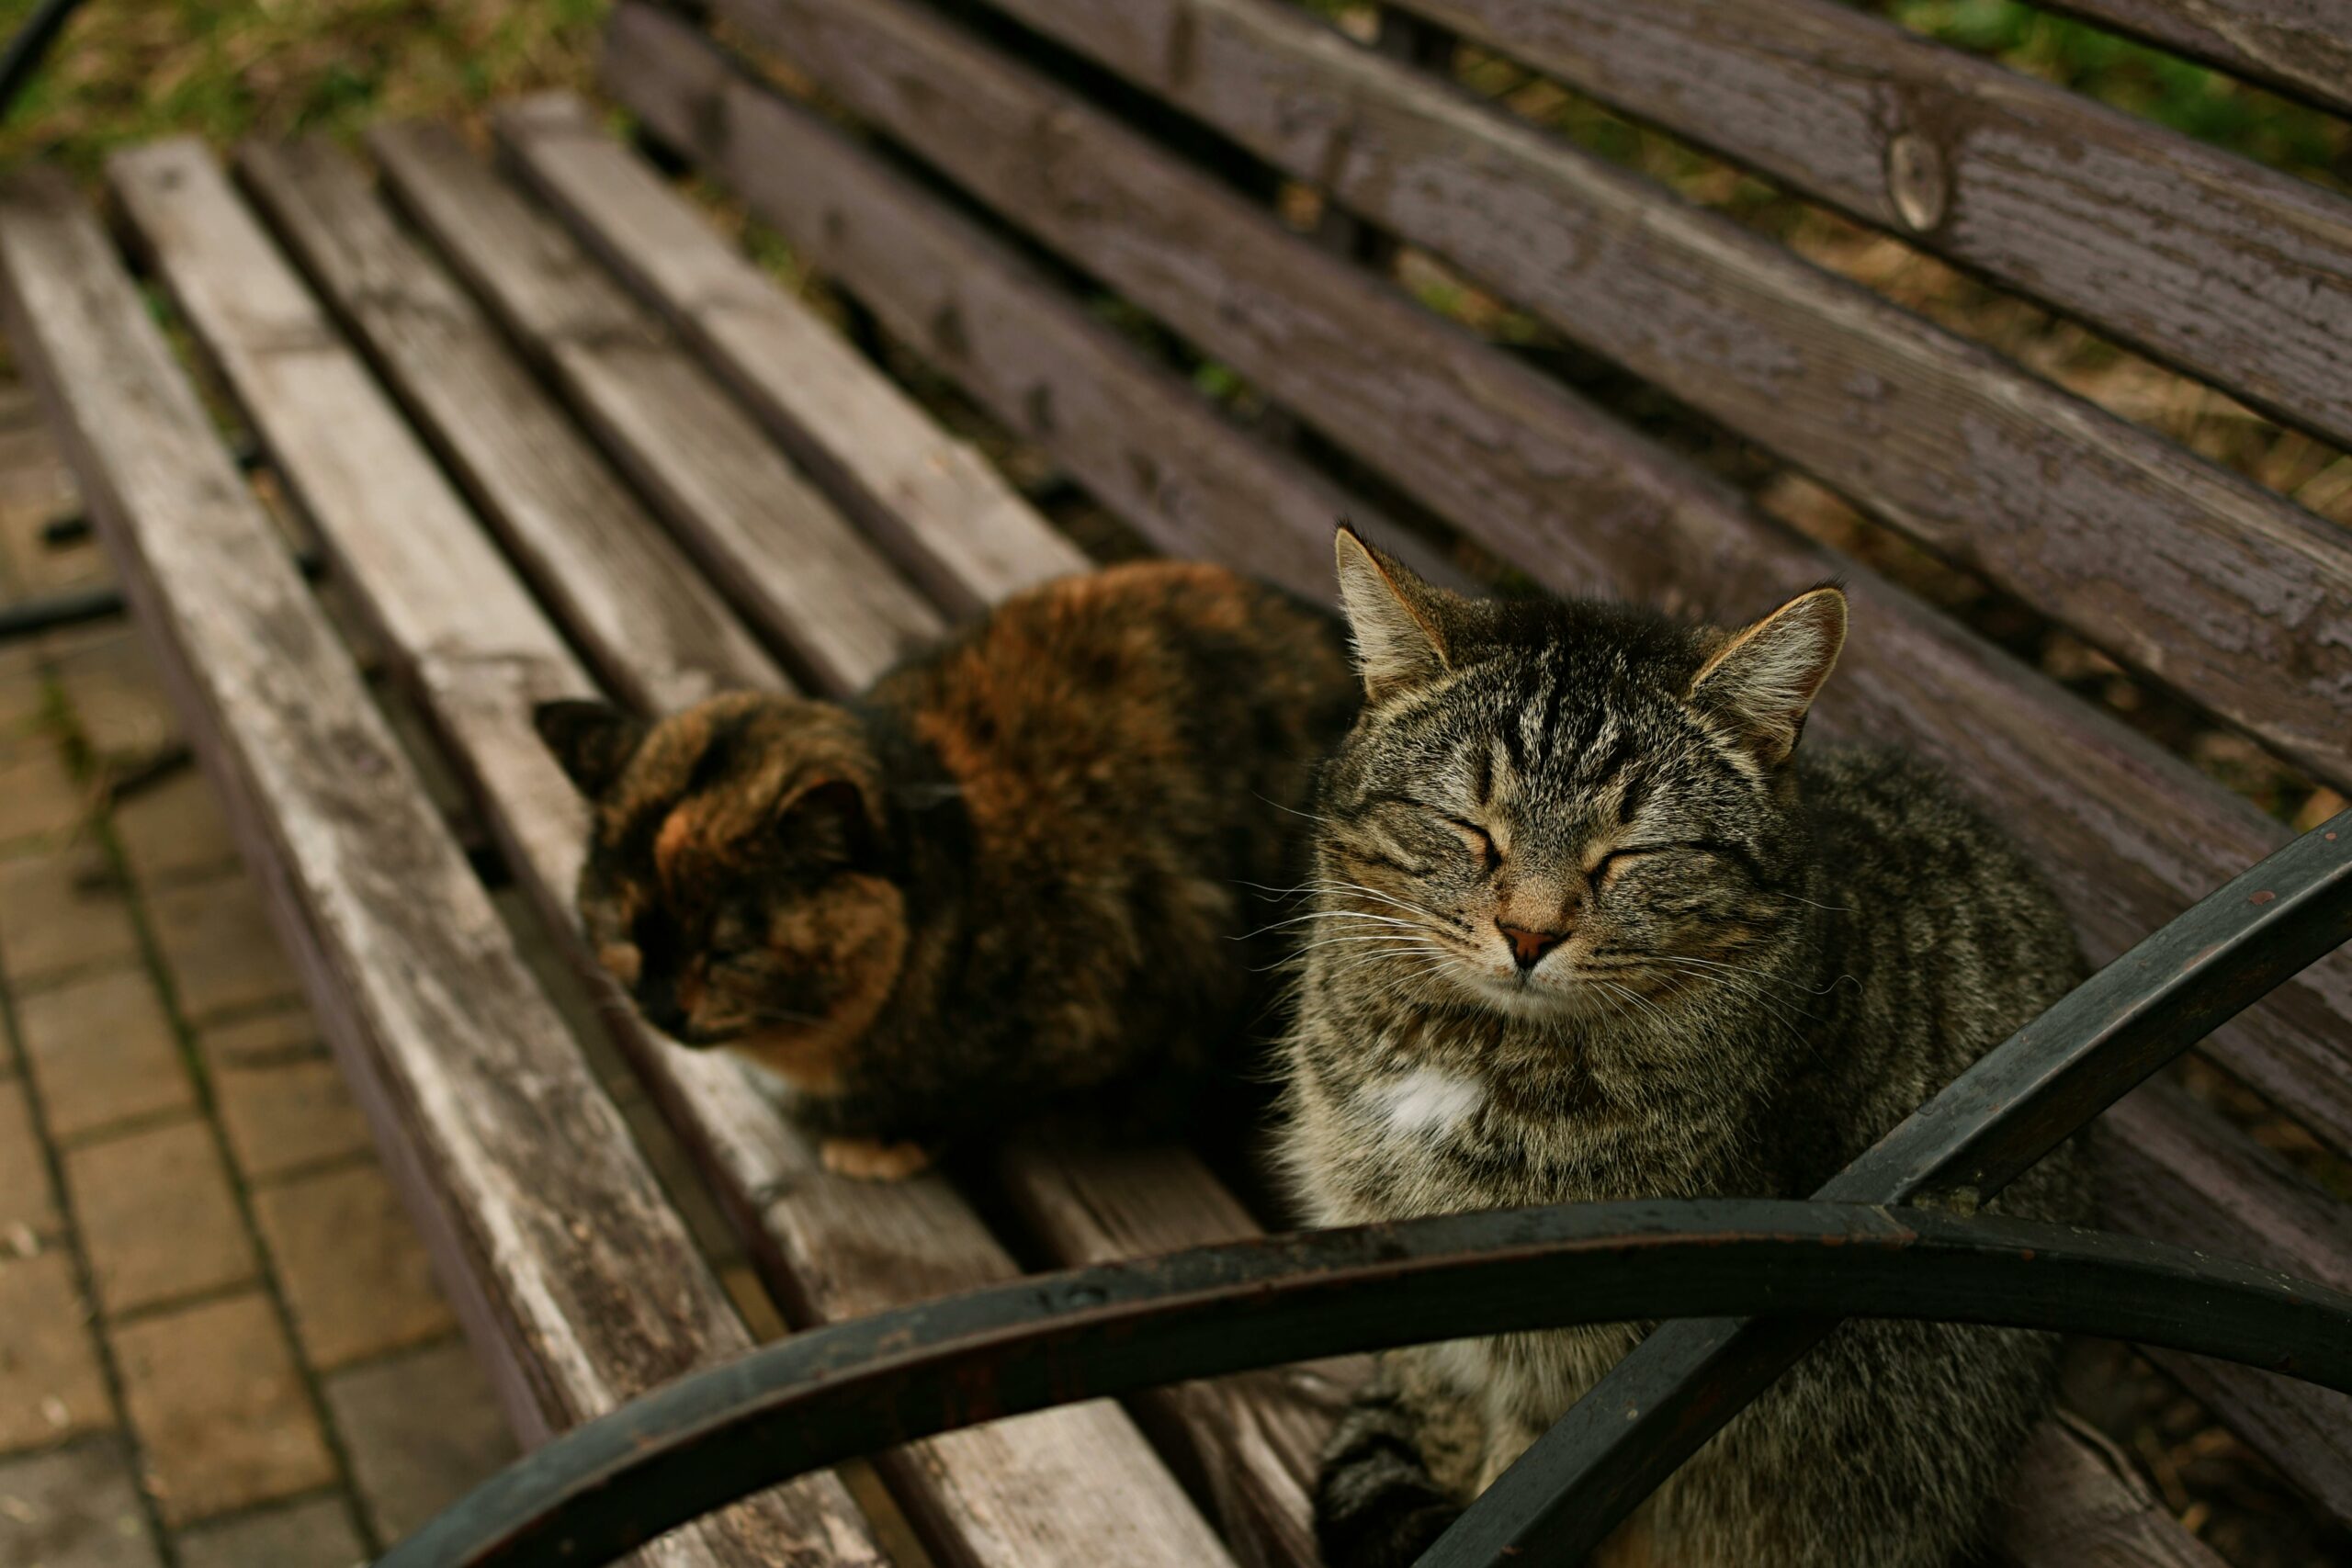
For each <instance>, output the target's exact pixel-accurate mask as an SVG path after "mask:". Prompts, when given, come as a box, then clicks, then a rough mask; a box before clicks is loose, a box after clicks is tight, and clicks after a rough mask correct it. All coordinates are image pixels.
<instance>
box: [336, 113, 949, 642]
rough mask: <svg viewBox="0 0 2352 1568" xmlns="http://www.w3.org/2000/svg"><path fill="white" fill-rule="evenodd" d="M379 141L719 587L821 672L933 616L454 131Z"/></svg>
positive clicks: (421, 206)
mask: <svg viewBox="0 0 2352 1568" xmlns="http://www.w3.org/2000/svg"><path fill="white" fill-rule="evenodd" d="M368 141H369V145H370V146H371V147H372V148H373V149H374V151H375V152H376V154H377V156H378V158H379V160H380V161H381V163H382V165H383V170H384V173H385V175H386V176H387V179H388V182H389V184H390V186H391V187H392V189H393V190H394V191H396V192H397V193H398V196H399V197H400V200H401V204H402V205H403V206H405V207H406V208H407V209H409V210H410V211H411V212H412V213H413V215H414V216H415V217H416V218H417V220H418V221H419V223H420V224H421V225H422V226H423V227H424V229H425V231H427V232H428V233H430V234H431V235H432V236H433V237H434V238H435V241H436V243H439V244H440V245H441V247H442V249H443V251H444V253H445V254H447V255H450V256H452V257H453V258H456V265H455V267H454V270H455V271H456V272H457V273H458V276H460V277H462V278H464V279H465V280H466V282H467V283H468V284H469V286H471V287H472V288H473V289H474V291H475V292H476V293H477V295H479V296H481V298H482V299H483V300H484V302H485V303H486V304H488V305H489V307H490V309H491V311H492V314H493V315H494V316H496V317H497V318H498V319H499V320H500V321H502V322H503V324H504V325H505V326H506V327H507V328H508V330H509V331H510V332H512V333H515V336H516V337H517V338H518V339H519V340H521V341H524V342H527V343H529V344H533V345H535V349H534V352H535V357H536V359H537V363H538V367H539V368H540V369H541V370H542V371H543V372H545V373H546V374H548V376H549V377H550V378H552V379H553V381H554V382H555V384H556V386H557V387H558V389H560V390H561V391H562V392H563V393H564V395H565V397H566V398H567V399H568V400H570V401H571V405H572V407H573V409H574V410H575V412H578V413H579V414H580V415H581V416H582V419H583V420H584V421H585V422H586V423H587V424H588V425H589V426H590V428H591V429H593V430H594V431H595V432H596V434H597V435H598V436H599V438H600V444H601V446H603V448H604V450H605V452H606V453H607V455H608V456H610V457H613V458H615V459H616V461H618V462H620V463H621V464H622V465H623V467H624V468H626V469H627V471H628V475H629V477H630V479H632V480H634V481H635V482H636V484H637V485H638V487H639V489H640V490H641V491H643V492H644V493H645V494H646V495H647V496H648V498H649V499H650V500H651V501H652V502H653V503H654V505H655V507H656V509H657V510H658V511H659V512H660V513H661V514H662V516H663V518H664V519H665V520H666V521H667V522H668V523H669V524H670V525H671V526H672V527H673V528H674V529H676V530H678V532H679V534H680V536H682V538H683V539H684V542H685V543H686V545H687V546H688V547H689V548H691V549H692V550H693V551H694V552H695V554H696V555H697V556H698V557H699V558H701V560H702V562H703V564H704V565H705V567H706V568H707V569H708V570H709V571H710V573H711V575H712V577H713V579H714V580H715V581H717V583H718V586H719V587H720V589H721V590H722V591H725V592H733V593H737V594H740V595H758V596H763V597H762V602H761V604H759V605H758V606H757V607H758V608H760V609H762V610H763V611H764V612H766V613H767V614H769V615H772V616H773V617H774V618H775V620H776V621H777V622H778V623H780V624H788V625H790V626H792V627H793V628H794V631H795V634H796V636H797V637H798V638H799V639H800V640H798V641H797V642H796V643H795V644H794V645H793V649H792V651H793V653H794V655H795V657H796V658H797V659H798V660H800V661H801V662H802V663H803V664H804V665H805V666H806V667H807V669H808V670H809V671H810V672H813V673H820V674H824V675H827V676H829V677H830V676H835V675H838V674H839V673H840V672H841V671H846V670H854V669H858V670H862V669H872V668H875V667H877V666H879V665H882V664H885V663H888V661H889V660H892V659H894V658H896V657H897V655H898V652H899V649H901V648H903V647H904V646H905V645H906V644H907V643H909V642H910V641H911V640H913V639H916V638H920V637H923V636H924V635H926V633H927V632H928V630H929V629H930V627H931V626H932V624H933V621H932V617H931V615H930V613H929V611H928V610H927V608H926V607H925V606H924V605H923V604H922V599H921V598H920V596H918V595H917V594H916V593H915V592H914V591H913V589H912V588H910V587H909V586H908V585H907V583H906V581H905V580H904V579H902V578H901V577H900V576H899V574H898V572H897V571H896V570H893V569H892V568H891V566H890V565H889V564H888V561H887V560H885V559H884V558H883V557H882V556H881V555H880V554H879V553H877V552H876V550H875V549H874V547H873V546H872V545H870V544H869V543H868V542H867V541H866V540H865V537H864V536H861V535H859V534H858V533H857V532H856V530H855V529H854V528H852V527H851V526H850V525H849V523H848V521H847V520H846V519H844V518H843V517H842V514H841V513H840V512H839V511H837V510H836V509H835V508H834V507H833V505H832V504H831V502H828V501H827V500H826V499H825V498H824V497H823V496H822V495H820V494H819V493H818V491H817V490H816V489H815V487H813V486H812V485H810V484H809V481H808V480H807V479H805V478H803V477H802V476H801V474H800V473H799V471H798V470H797V469H796V468H794V467H793V466H792V464H791V463H790V462H788V461H787V460H786V458H785V457H784V456H783V454H781V453H779V452H778V451H776V449H775V447H774V446H772V445H770V444H769V442H768V441H767V439H766V437H765V436H764V435H763V434H762V433H761V432H760V430H759V427H758V426H757V425H756V424H754V423H752V419H751V417H750V415H748V414H746V413H745V412H743V410H742V409H741V406H740V405H738V404H737V403H736V402H735V401H734V400H732V399H731V398H729V397H728V396H727V394H726V393H725V391H724V390H722V389H720V388H719V386H718V383H717V382H716V381H715V380H713V379H712V378H711V377H710V376H709V375H708V374H707V373H706V372H705V371H703V370H702V369H701V368H700V367H698V366H696V365H695V364H694V363H693V362H692V361H691V360H690V359H689V358H688V357H687V356H686V355H684V354H683V353H682V352H681V351H680V349H679V346H678V344H676V342H675V341H674V340H673V338H672V337H671V336H670V334H669V333H667V332H666V331H665V330H663V329H662V328H661V327H660V326H659V324H658V323H656V322H654V321H652V320H651V319H650V318H649V317H648V316H647V315H646V313H645V312H643V311H642V310H639V309H638V308H637V307H636V306H635V305H634V304H633V303H632V302H631V301H630V300H629V299H628V297H627V296H626V295H624V294H623V293H621V291H620V290H619V288H617V287H616V285H615V284H614V283H613V282H612V280H611V279H610V278H608V277H607V276H605V274H604V272H603V270H602V269H601V268H599V267H596V266H595V265H594V264H593V263H589V262H587V261H586V260H585V259H584V258H582V257H580V256H579V255H578V254H577V248H576V247H574V246H572V245H571V242H570V241H569V240H567V239H566V238H565V237H564V236H563V235H562V234H561V232H560V231H557V230H555V229H554V228H553V226H552V225H549V224H548V223H547V222H546V221H545V220H541V219H538V218H537V216H536V215H535V214H533V213H531V212H529V211H527V210H525V209H521V208H519V207H518V206H517V205H516V204H515V202H514V201H513V200H512V199H511V197H508V196H507V195H506V193H505V192H504V190H503V187H502V186H500V185H499V184H498V182H497V180H496V178H495V176H493V175H492V174H491V172H490V171H489V170H488V169H487V168H485V167H483V165H482V164H481V161H480V160H479V159H477V158H476V157H475V156H474V155H473V154H472V153H471V152H469V151H468V150H467V148H466V147H465V144H464V143H463V142H462V141H459V140H458V137H457V135H456V133H455V132H453V131H451V130H449V129H448V128H447V127H446V126H439V125H421V124H420V125H389V126H380V127H379V128H378V129H377V130H375V131H374V132H373V133H372V134H371V135H370V137H369V139H368Z"/></svg>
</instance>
